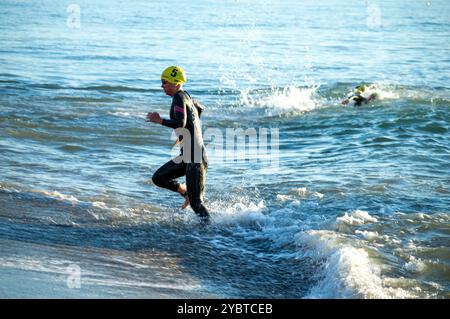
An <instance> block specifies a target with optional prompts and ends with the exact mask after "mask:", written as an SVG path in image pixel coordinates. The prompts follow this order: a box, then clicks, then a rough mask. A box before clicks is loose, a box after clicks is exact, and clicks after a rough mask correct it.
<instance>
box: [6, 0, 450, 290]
mask: <svg viewBox="0 0 450 319" xmlns="http://www.w3.org/2000/svg"><path fill="white" fill-rule="evenodd" d="M449 38H450V5H449V4H448V1H444V0H440V1H436V0H429V1H414V2H412V1H370V2H369V1H362V0H361V1H356V0H354V1H346V2H345V3H343V2H342V1H337V0H326V1H320V2H318V1H309V0H308V1H301V2H299V1H292V0H291V1H256V0H235V1H231V0H230V1H225V0H223V1H206V0H199V1H195V2H192V1H179V2H176V3H173V2H161V1H140V0H139V1H131V2H129V1H120V0H108V1H106V0H95V1H77V2H76V3H73V2H67V1H46V0H40V1H33V2H27V1H10V0H4V1H1V2H0V44H1V45H0V162H1V163H2V164H1V165H0V247H1V248H0V297H2V298H449V297H450V211H449V207H450V143H449V141H450V78H449V75H450V44H449V43H450V42H449ZM170 65H180V66H182V67H183V68H184V69H185V70H186V74H187V78H188V81H187V83H186V85H185V89H186V90H187V91H188V92H189V93H190V94H191V95H192V96H193V97H194V98H196V99H198V100H199V101H200V102H201V103H203V104H204V105H205V106H206V109H205V111H204V113H203V115H202V125H203V132H204V138H205V144H206V147H207V149H208V152H209V155H210V162H209V168H208V172H207V180H206V193H205V203H206V206H207V207H208V209H209V210H210V212H211V216H212V223H211V224H210V225H208V226H207V227H201V226H200V225H199V220H198V218H197V217H196V216H195V214H194V212H193V211H192V209H190V208H188V209H186V210H182V209H180V206H181V204H182V202H183V199H182V197H180V196H177V195H176V194H174V193H171V192H170V191H168V190H165V189H161V188H158V187H157V186H155V185H154V184H153V182H152V179H151V177H152V174H153V173H154V172H155V171H156V170H157V169H158V168H159V167H160V166H161V165H163V164H164V163H165V162H167V161H169V160H170V159H171V158H172V157H174V156H175V155H176V154H177V152H178V150H177V149H176V148H173V144H174V141H175V135H174V133H173V132H172V130H171V129H169V128H166V127H163V126H158V125H155V124H150V123H147V122H145V116H146V114H147V112H159V113H160V114H161V115H162V116H163V117H165V118H167V117H168V116H169V107H170V103H171V99H170V97H168V96H166V95H165V94H164V92H163V91H162V89H161V81H160V75H161V72H162V70H163V69H164V68H166V67H168V66H170ZM361 83H365V84H367V85H374V86H375V87H376V91H377V94H378V99H376V100H375V101H374V102H372V103H370V104H367V105H362V106H359V107H358V106H343V105H341V103H340V102H341V101H342V100H343V99H345V98H346V97H347V96H348V95H349V94H351V92H353V90H354V88H355V86H357V85H359V84H361ZM240 129H241V130H242V131H244V132H246V133H249V132H256V133H257V135H258V136H257V137H258V138H257V139H256V140H254V141H256V142H255V143H257V144H258V145H257V146H258V147H259V148H256V154H257V155H258V156H256V158H253V160H252V159H251V158H249V157H247V156H246V154H247V155H249V154H250V148H251V138H250V137H247V138H245V137H244V142H245V141H248V142H249V145H247V146H248V150H247V151H248V153H247V152H246V150H244V151H242V150H241V151H239V148H238V147H236V149H234V148H233V149H232V150H235V152H234V153H233V154H234V155H235V156H236V157H232V158H228V157H226V152H225V151H226V146H227V142H229V139H228V140H227V131H229V132H232V131H236V130H240ZM264 132H267V133H268V136H267V142H268V144H270V147H269V148H268V151H270V152H272V153H270V152H269V154H268V155H269V156H268V157H262V156H260V155H261V153H260V151H261V149H262V146H263V145H262V144H263V142H264V138H265V137H266V136H263V135H264ZM261 143H262V144H261ZM253 150H254V149H253Z"/></svg>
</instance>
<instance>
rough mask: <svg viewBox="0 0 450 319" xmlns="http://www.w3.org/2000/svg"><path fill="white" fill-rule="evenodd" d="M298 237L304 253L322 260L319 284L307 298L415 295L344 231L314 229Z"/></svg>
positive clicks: (318, 277)
mask: <svg viewBox="0 0 450 319" xmlns="http://www.w3.org/2000/svg"><path fill="white" fill-rule="evenodd" d="M295 240H296V244H297V245H299V246H301V247H302V248H303V249H305V252H304V255H305V256H307V257H310V258H313V260H316V261H317V262H319V263H322V266H321V271H320V272H319V273H318V275H317V279H318V283H317V284H316V285H315V286H314V287H313V288H312V289H311V290H310V292H309V294H308V295H307V298H410V297H414V295H412V294H411V293H410V292H408V291H406V290H405V289H402V288H398V287H396V286H395V285H396V283H397V281H395V280H391V278H384V277H383V275H382V265H380V264H378V263H377V262H375V260H374V259H372V258H371V257H370V256H369V252H368V251H367V250H366V249H364V248H357V247H354V246H352V245H351V241H349V240H348V239H347V238H346V237H345V236H343V235H342V234H339V233H336V232H334V231H328V230H311V231H306V232H301V233H299V234H297V236H296V238H295ZM386 279H390V281H389V280H386Z"/></svg>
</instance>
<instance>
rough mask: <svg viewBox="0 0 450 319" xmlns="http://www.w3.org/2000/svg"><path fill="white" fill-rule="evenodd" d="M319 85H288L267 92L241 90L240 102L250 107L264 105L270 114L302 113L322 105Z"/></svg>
mask: <svg viewBox="0 0 450 319" xmlns="http://www.w3.org/2000/svg"><path fill="white" fill-rule="evenodd" d="M317 89H318V86H312V87H306V88H299V87H295V86H292V85H288V86H286V87H284V88H283V89H279V88H274V89H272V90H271V92H270V93H269V94H267V93H257V94H255V93H250V92H249V91H241V98H240V103H241V104H242V105H245V106H249V107H262V108H265V109H266V114H267V115H268V116H275V115H282V114H289V113H294V114H301V113H304V112H309V111H312V110H314V109H316V108H317V107H319V106H321V103H320V97H319V96H318V95H317Z"/></svg>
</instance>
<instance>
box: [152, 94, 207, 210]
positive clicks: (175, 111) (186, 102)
mask: <svg viewBox="0 0 450 319" xmlns="http://www.w3.org/2000/svg"><path fill="white" fill-rule="evenodd" d="M202 109H203V108H202V107H201V105H200V104H199V103H197V102H196V101H194V100H193V99H192V98H191V97H190V95H189V94H188V93H187V92H186V91H178V92H177V93H176V94H175V95H174V96H173V99H172V106H171V107H170V120H165V119H164V120H163V121H162V125H164V126H167V127H171V128H173V129H179V128H184V129H186V130H187V131H189V134H190V145H187V143H188V142H189V139H188V138H182V136H180V137H179V140H182V148H181V154H180V156H178V157H177V158H175V159H172V160H170V161H169V162H167V163H166V164H164V165H163V166H161V167H160V168H159V169H158V170H157V171H156V172H155V173H154V174H153V182H154V183H155V185H157V186H159V187H164V188H167V189H169V190H171V191H174V192H177V191H178V187H179V186H180V183H179V182H178V180H177V178H179V177H182V176H184V175H186V186H187V194H188V196H189V203H190V205H191V207H192V209H193V210H194V212H195V213H196V214H197V215H199V216H200V217H202V218H208V217H209V213H208V210H207V209H206V207H205V205H204V203H203V193H204V190H205V181H206V170H207V168H208V157H207V155H206V150H205V146H204V144H203V137H202V130H201V123H200V115H201V112H202ZM189 146H190V149H189V150H190V152H187V151H188V148H189ZM183 153H184V154H183Z"/></svg>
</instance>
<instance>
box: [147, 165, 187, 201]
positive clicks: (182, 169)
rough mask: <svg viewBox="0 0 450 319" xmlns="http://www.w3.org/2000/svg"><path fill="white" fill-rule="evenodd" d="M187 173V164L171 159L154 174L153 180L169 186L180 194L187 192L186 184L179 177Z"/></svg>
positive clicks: (160, 184) (157, 184) (157, 183)
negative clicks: (177, 162)
mask: <svg viewBox="0 0 450 319" xmlns="http://www.w3.org/2000/svg"><path fill="white" fill-rule="evenodd" d="M185 174H186V164H185V163H183V162H182V163H179V164H176V163H175V162H174V161H172V160H170V161H168V162H167V163H166V164H164V165H163V166H161V167H160V168H158V170H157V171H156V172H155V173H154V174H153V177H152V180H153V183H155V185H156V186H159V187H163V188H167V189H169V190H171V191H173V192H178V193H180V194H182V193H184V192H185V189H184V185H182V184H180V183H179V182H178V180H177V178H179V177H181V176H184V175H185Z"/></svg>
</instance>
